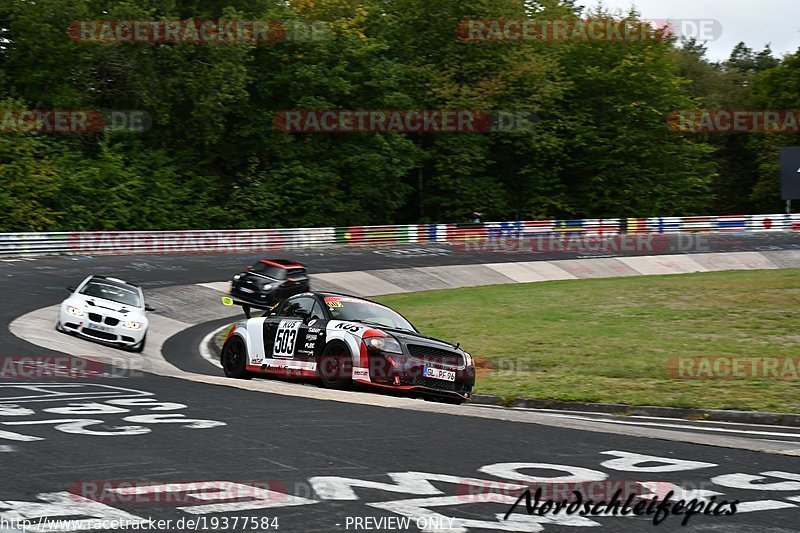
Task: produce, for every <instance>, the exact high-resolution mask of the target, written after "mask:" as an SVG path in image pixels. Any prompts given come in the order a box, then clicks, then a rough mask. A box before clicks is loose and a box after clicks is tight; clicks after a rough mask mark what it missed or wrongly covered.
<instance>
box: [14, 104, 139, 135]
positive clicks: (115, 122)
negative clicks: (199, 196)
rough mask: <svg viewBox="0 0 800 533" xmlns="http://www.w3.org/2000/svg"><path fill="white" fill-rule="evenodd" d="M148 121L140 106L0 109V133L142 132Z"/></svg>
mask: <svg viewBox="0 0 800 533" xmlns="http://www.w3.org/2000/svg"><path fill="white" fill-rule="evenodd" d="M151 125H152V119H151V118H150V114H149V113H148V112H147V111H141V110H121V109H120V110H92V109H0V133H98V132H101V131H131V132H143V131H146V130H149V129H150V126H151Z"/></svg>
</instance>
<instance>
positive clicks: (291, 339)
mask: <svg viewBox="0 0 800 533" xmlns="http://www.w3.org/2000/svg"><path fill="white" fill-rule="evenodd" d="M299 330H300V321H299V320H281V323H280V324H278V332H277V333H276V334H275V348H274V349H273V352H272V353H273V355H274V356H275V357H292V356H293V354H294V345H295V343H296V342H297V333H298V331H299Z"/></svg>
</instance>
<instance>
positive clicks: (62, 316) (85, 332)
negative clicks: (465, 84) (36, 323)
mask: <svg viewBox="0 0 800 533" xmlns="http://www.w3.org/2000/svg"><path fill="white" fill-rule="evenodd" d="M58 324H59V326H60V327H61V328H62V329H63V330H64V331H66V332H68V333H73V334H75V335H79V336H81V337H85V338H87V339H92V340H96V341H100V342H102V343H106V344H113V345H115V346H120V347H124V348H131V347H134V346H136V345H137V344H139V343H141V342H142V340H143V339H144V336H145V335H146V334H147V325H146V324H144V325H142V326H141V327H140V328H139V329H132V328H127V327H125V326H124V324H125V317H124V316H122V315H120V316H117V315H115V314H110V313H109V314H103V313H98V312H88V313H85V314H84V315H83V316H77V315H73V314H71V313H69V312H68V311H67V309H66V308H65V307H62V308H61V311H60V312H59V316H58Z"/></svg>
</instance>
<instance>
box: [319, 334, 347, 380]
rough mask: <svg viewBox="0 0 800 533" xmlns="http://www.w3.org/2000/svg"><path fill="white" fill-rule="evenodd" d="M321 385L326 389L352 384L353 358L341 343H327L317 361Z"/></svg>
mask: <svg viewBox="0 0 800 533" xmlns="http://www.w3.org/2000/svg"><path fill="white" fill-rule="evenodd" d="M317 374H318V375H319V379H320V381H322V386H323V387H326V388H328V389H348V388H350V386H351V385H352V384H353V358H352V357H350V352H349V351H348V350H347V348H345V347H344V346H343V345H341V344H329V345H328V346H327V347H326V348H325V351H324V352H323V353H322V357H320V358H319V362H318V363H317Z"/></svg>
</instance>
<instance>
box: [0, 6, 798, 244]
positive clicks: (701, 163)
mask: <svg viewBox="0 0 800 533" xmlns="http://www.w3.org/2000/svg"><path fill="white" fill-rule="evenodd" d="M581 15H583V16H586V15H587V14H585V13H584V14H581V13H580V11H579V10H578V9H577V8H575V7H573V6H572V2H571V0H538V1H523V0H435V1H430V0H294V1H290V2H285V1H281V0H203V1H201V0H137V1H135V2H132V1H125V0H36V1H35V2H33V1H32V0H0V109H123V110H125V109H128V110H131V109H136V110H145V111H147V113H149V115H150V116H151V117H152V120H153V123H152V127H151V128H150V129H148V130H147V131H145V132H125V131H103V132H100V133H93V134H81V135H68V134H41V133H35V134H34V133H28V134H24V133H0V183H1V185H0V231H44V230H94V229H178V228H226V227H281V226H320V225H325V226H328V225H355V224H382V223H395V222H397V223H411V222H458V221H464V220H466V219H467V217H468V216H469V214H470V213H471V212H473V211H476V210H477V211H481V212H482V213H483V214H484V218H489V219H495V220H497V219H512V218H516V219H535V218H554V217H559V218H579V217H590V216H596V217H610V216H652V215H689V214H703V213H717V214H724V213H735V212H759V211H760V212H765V211H766V212H775V211H779V210H780V209H781V203H780V200H779V193H778V183H779V180H778V160H777V153H778V148H779V147H781V146H787V145H793V144H800V142H799V141H798V139H797V138H796V137H793V136H787V135H774V134H773V135H746V134H737V135H724V136H723V135H714V136H708V135H698V134H679V133H675V132H672V131H670V130H669V129H668V128H667V126H666V117H667V115H668V114H669V113H671V112H673V111H676V110H681V109H696V108H704V107H710V108H747V107H755V108H766V109H793V108H794V109H797V108H800V51H799V52H798V53H796V54H794V55H790V56H788V57H785V58H783V59H781V60H779V59H775V58H774V57H772V54H771V53H770V51H769V50H768V49H767V50H765V51H762V52H754V51H753V50H750V49H748V48H747V47H746V46H745V45H740V46H739V47H737V48H736V50H734V51H733V53H732V55H731V58H730V60H729V61H726V62H723V63H721V64H718V63H712V62H709V61H708V60H707V59H706V58H705V55H704V49H703V47H702V45H698V44H697V43H694V42H689V43H683V46H682V45H681V43H676V42H673V41H642V42H625V43H620V42H605V43H597V42H594V43H590V42H573V43H543V42H514V43H508V42H494V43H493V42H483V43H476V42H464V41H462V40H459V39H458V38H457V35H456V27H457V25H458V22H459V21H461V20H463V19H468V18H478V19H488V18H523V17H526V18H541V19H556V18H575V17H578V16H581ZM592 16H605V14H603V13H594V14H592ZM629 16H630V17H632V18H633V17H635V16H636V15H635V13H631V14H630V15H629ZM188 18H194V19H217V18H225V19H272V20H302V21H308V20H314V21H323V22H325V23H326V24H328V28H329V37H330V38H329V39H325V40H318V41H308V42H288V43H287V42H283V43H264V44H254V43H239V44H208V43H205V44H194V43H181V44H146V43H123V44H98V43H82V42H75V41H73V40H70V38H69V36H68V33H67V28H68V27H69V25H70V23H71V22H73V21H76V20H86V19H127V20H132V19H142V20H155V19H188ZM328 108H336V109H480V110H498V109H503V110H515V111H529V112H535V113H536V114H537V115H538V117H539V122H538V123H537V124H536V127H535V128H534V129H533V130H532V131H528V132H514V133H499V132H493V133H484V134H428V135H417V134H414V135H411V134H399V133H371V134H363V133H355V134H302V135H301V134H293V133H285V132H281V131H277V130H276V129H275V127H274V126H273V124H272V117H273V114H274V113H275V112H277V111H280V110H287V109H328Z"/></svg>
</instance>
